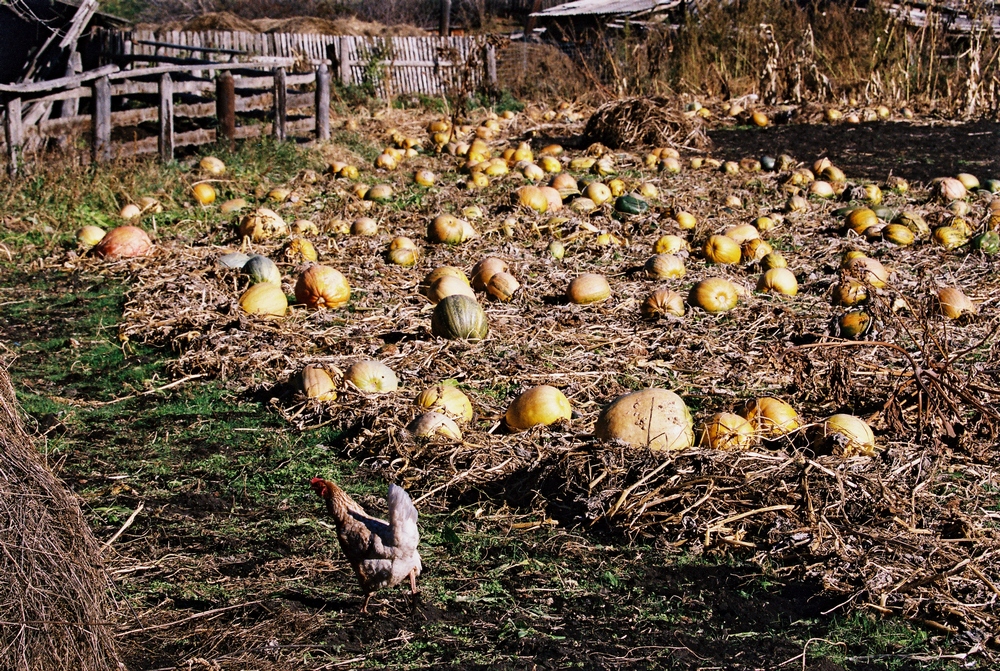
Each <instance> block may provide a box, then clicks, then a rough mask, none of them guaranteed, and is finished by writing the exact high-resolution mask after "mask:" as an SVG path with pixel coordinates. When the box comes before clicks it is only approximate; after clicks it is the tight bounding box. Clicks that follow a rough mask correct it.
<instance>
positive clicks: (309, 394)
mask: <svg viewBox="0 0 1000 671" xmlns="http://www.w3.org/2000/svg"><path fill="white" fill-rule="evenodd" d="M295 386H296V388H297V389H298V390H299V391H300V392H302V393H303V394H304V395H305V396H306V398H314V399H316V400H317V401H334V400H336V399H337V392H336V385H335V384H334V382H333V378H332V377H330V374H329V373H327V372H326V371H325V370H323V369H322V368H320V367H319V366H313V365H309V366H306V367H305V368H303V369H302V372H300V373H299V374H298V376H297V377H296V380H295Z"/></svg>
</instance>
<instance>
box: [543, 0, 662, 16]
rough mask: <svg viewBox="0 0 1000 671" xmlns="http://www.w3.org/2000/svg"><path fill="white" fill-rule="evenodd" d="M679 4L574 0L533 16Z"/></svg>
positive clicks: (602, 12) (638, 10)
mask: <svg viewBox="0 0 1000 671" xmlns="http://www.w3.org/2000/svg"><path fill="white" fill-rule="evenodd" d="M676 4H678V2H677V0H573V1H572V2H567V3H565V4H562V5H556V6H555V7H549V8H548V9H543V10H542V11H540V12H535V13H534V14H532V15H531V16H537V17H540V18H548V17H553V16H582V15H587V14H592V15H608V14H639V13H642V12H649V11H653V10H656V9H657V8H659V7H661V6H663V8H664V9H665V8H666V7H667V6H670V5H676Z"/></svg>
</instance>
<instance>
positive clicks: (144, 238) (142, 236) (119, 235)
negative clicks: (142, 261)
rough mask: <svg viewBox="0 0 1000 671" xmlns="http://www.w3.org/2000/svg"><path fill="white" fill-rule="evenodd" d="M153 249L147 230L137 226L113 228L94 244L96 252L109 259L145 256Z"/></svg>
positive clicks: (97, 254)
mask: <svg viewBox="0 0 1000 671" xmlns="http://www.w3.org/2000/svg"><path fill="white" fill-rule="evenodd" d="M152 249H153V242H152V241H151V240H150V239H149V236H148V235H146V231H144V230H142V229H141V228H137V227H135V226H119V227H118V228H112V229H111V230H110V231H108V232H107V233H106V234H104V236H103V237H102V238H101V241H100V242H98V243H97V245H95V246H94V254H95V255H96V256H100V257H103V258H108V259H123V258H130V257H133V256H145V255H146V254H148V253H149V252H150V250H152Z"/></svg>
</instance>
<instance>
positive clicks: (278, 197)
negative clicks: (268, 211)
mask: <svg viewBox="0 0 1000 671" xmlns="http://www.w3.org/2000/svg"><path fill="white" fill-rule="evenodd" d="M291 195H292V190H291V189H289V188H286V187H283V186H282V187H277V188H274V189H271V190H270V191H268V192H267V199H268V200H270V201H271V202H272V203H283V202H285V201H286V200H288V198H289V197H290V196H291Z"/></svg>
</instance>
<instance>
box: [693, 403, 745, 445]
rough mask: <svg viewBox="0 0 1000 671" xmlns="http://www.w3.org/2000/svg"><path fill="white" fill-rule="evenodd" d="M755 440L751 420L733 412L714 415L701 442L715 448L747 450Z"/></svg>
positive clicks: (703, 431) (703, 432)
mask: <svg viewBox="0 0 1000 671" xmlns="http://www.w3.org/2000/svg"><path fill="white" fill-rule="evenodd" d="M755 440H756V436H755V435H754V429H753V426H752V425H751V424H750V422H748V421H747V420H745V419H743V418H742V417H740V416H739V415H737V414H734V413H731V412H719V413H716V414H714V415H712V416H711V417H710V418H709V420H708V422H707V423H706V424H705V428H704V429H702V433H701V444H702V445H704V446H705V447H710V448H712V449H713V450H726V451H739V450H746V449H749V448H750V447H752V446H753V444H754V442H755Z"/></svg>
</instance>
